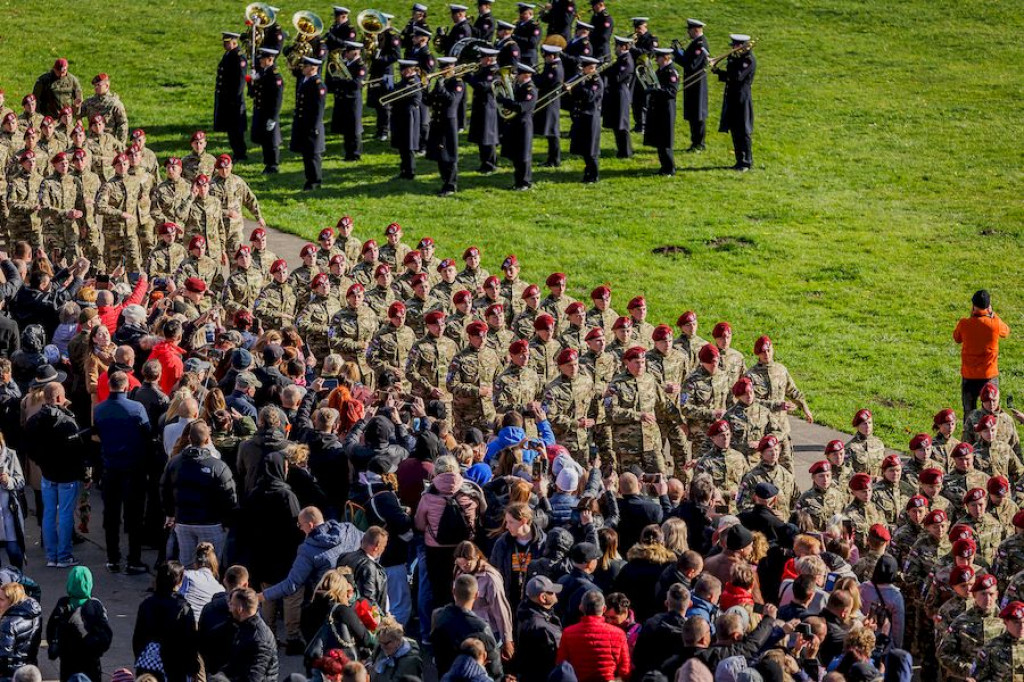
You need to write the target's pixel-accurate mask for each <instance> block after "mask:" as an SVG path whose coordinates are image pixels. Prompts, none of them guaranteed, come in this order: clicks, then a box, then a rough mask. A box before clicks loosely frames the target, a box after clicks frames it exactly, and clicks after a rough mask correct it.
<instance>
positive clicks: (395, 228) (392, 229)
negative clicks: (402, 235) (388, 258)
mask: <svg viewBox="0 0 1024 682" xmlns="http://www.w3.org/2000/svg"><path fill="white" fill-rule="evenodd" d="M401 231H402V226H401V225H399V224H398V223H391V224H390V225H388V226H387V227H385V228H384V236H385V237H390V236H392V235H396V234H398V233H399V232H401Z"/></svg>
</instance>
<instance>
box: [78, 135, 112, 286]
mask: <svg viewBox="0 0 1024 682" xmlns="http://www.w3.org/2000/svg"><path fill="white" fill-rule="evenodd" d="M69 154H70V156H71V175H72V176H73V177H74V178H75V181H76V182H77V183H78V197H77V199H76V202H75V204H76V206H78V209H79V210H80V211H82V217H81V218H79V219H78V220H76V221H75V229H76V230H77V231H78V245H79V248H81V250H82V254H83V255H84V256H85V257H86V258H88V259H89V260H90V261H91V262H92V265H93V267H94V268H95V269H96V272H105V271H106V266H105V264H104V262H103V232H102V230H101V228H100V224H99V217H98V216H97V215H96V194H97V193H98V192H99V191H100V185H101V184H102V183H101V182H100V177H99V176H98V175H96V174H95V173H93V172H92V171H91V170H90V169H89V161H88V158H87V155H88V152H86V151H85V150H84V149H75V151H74V152H69Z"/></svg>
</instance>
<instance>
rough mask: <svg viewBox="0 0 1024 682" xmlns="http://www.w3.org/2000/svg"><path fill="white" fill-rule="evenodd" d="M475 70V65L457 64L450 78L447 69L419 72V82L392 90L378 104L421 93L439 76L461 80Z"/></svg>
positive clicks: (390, 102) (391, 102) (393, 101)
mask: <svg viewBox="0 0 1024 682" xmlns="http://www.w3.org/2000/svg"><path fill="white" fill-rule="evenodd" d="M477 68H478V67H477V65H476V64H459V65H458V66H456V67H455V68H454V69H453V70H452V73H451V75H450V76H449V75H448V69H442V70H440V71H432V72H430V73H428V74H426V75H424V74H423V71H422V70H420V80H419V82H417V83H411V84H409V85H406V86H405V87H401V88H398V89H397V90H392V91H391V92H389V93H387V94H386V95H384V96H383V97H381V98H380V103H381V104H384V105H388V104H394V103H395V102H397V101H399V100H402V99H405V98H406V97H410V96H412V95H415V94H416V93H417V92H422V91H424V90H426V89H427V88H429V87H430V84H431V81H432V80H434V79H435V78H440V77H441V76H447V77H448V78H461V77H462V76H465V75H467V74H470V73H472V72H474V71H476V70H477ZM377 80H382V79H379V78H378V79H374V81H367V84H369V83H373V82H375V81H377Z"/></svg>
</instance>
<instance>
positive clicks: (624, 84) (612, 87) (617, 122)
mask: <svg viewBox="0 0 1024 682" xmlns="http://www.w3.org/2000/svg"><path fill="white" fill-rule="evenodd" d="M634 71H635V68H634V64H633V55H631V54H630V53H628V52H624V53H622V54H620V55H619V56H618V57H616V59H615V66H613V67H611V68H610V69H608V70H607V71H605V73H604V76H605V78H606V82H607V87H606V88H605V91H604V101H603V102H602V104H601V109H602V114H603V119H604V120H603V123H604V127H605V128H608V129H610V130H629V125H630V124H629V113H630V106H631V105H632V103H633V73H634Z"/></svg>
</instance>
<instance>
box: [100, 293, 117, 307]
mask: <svg viewBox="0 0 1024 682" xmlns="http://www.w3.org/2000/svg"><path fill="white" fill-rule="evenodd" d="M108 305H114V294H113V293H111V292H109V291H107V290H106V289H100V290H99V291H97V292H96V306H97V307H99V308H102V307H103V306H108Z"/></svg>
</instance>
